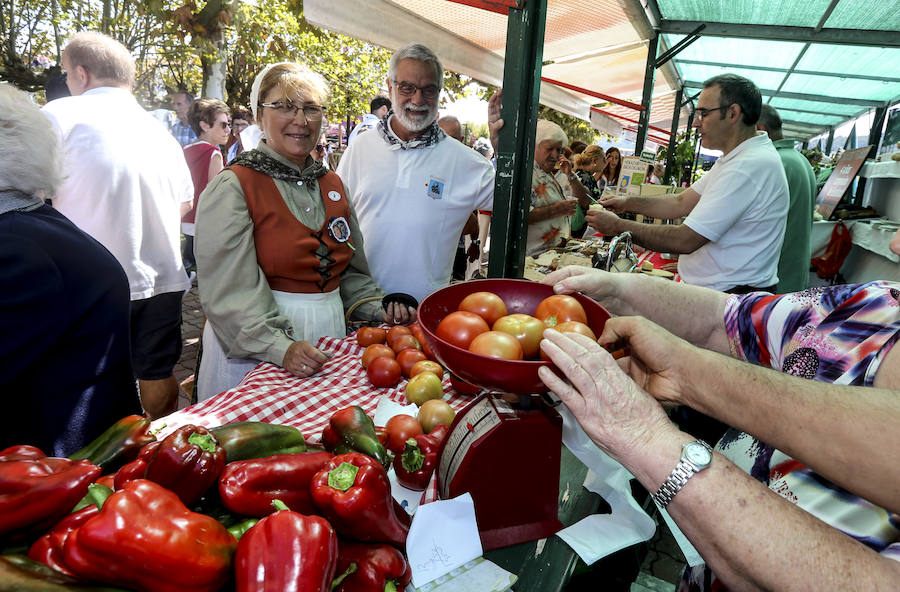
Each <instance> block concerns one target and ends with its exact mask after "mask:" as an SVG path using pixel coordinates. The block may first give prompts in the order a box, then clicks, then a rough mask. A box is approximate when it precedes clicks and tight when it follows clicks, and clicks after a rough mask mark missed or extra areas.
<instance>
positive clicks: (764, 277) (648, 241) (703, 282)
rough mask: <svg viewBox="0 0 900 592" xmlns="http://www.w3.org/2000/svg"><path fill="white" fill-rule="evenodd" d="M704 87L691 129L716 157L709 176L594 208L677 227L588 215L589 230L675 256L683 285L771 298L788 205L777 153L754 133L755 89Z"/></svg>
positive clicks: (724, 80) (724, 78) (728, 77)
mask: <svg viewBox="0 0 900 592" xmlns="http://www.w3.org/2000/svg"><path fill="white" fill-rule="evenodd" d="M703 86H704V88H703V91H702V92H701V93H700V97H699V99H698V100H697V109H696V118H695V119H694V127H696V128H698V129H699V131H700V135H701V144H702V145H703V147H704V148H707V149H709V150H721V151H722V153H723V154H722V156H721V158H719V160H718V161H716V163H715V164H714V165H713V167H712V169H711V170H710V171H709V172H708V173H706V175H704V176H703V177H702V178H701V179H700V180H698V181H697V182H696V183H694V184H693V185H691V186H690V187H689V188H688V189H686V190H685V191H683V192H682V193H680V194H678V195H671V196H653V197H639V196H635V197H613V198H608V199H605V200H602V201H601V204H602V205H603V206H604V207H606V208H608V209H610V210H612V211H615V212H626V211H627V212H635V213H638V214H644V215H646V216H652V217H654V218H669V219H672V218H681V217H682V216H687V218H686V219H685V221H684V223H683V224H680V225H675V226H660V225H651V224H641V223H638V222H632V221H628V220H622V219H620V218H619V217H617V216H615V215H613V214H611V213H609V212H605V211H593V210H592V211H590V212H588V214H587V221H588V224H589V225H590V226H592V227H593V228H595V229H597V230H598V231H600V232H603V233H604V234H620V233H622V232H625V231H630V232H631V234H632V236H633V238H634V241H635V242H636V243H638V244H640V245H642V246H644V247H646V248H648V249H652V250H654V251H660V252H667V253H679V254H680V257H679V259H678V272H679V274H681V277H682V279H683V280H684V281H685V282H686V283H689V284H694V285H698V286H704V287H707V288H713V289H715V290H719V291H722V292H732V293H746V292H752V291H757V290H764V291H774V290H775V285H776V284H777V283H778V259H779V256H780V253H781V244H782V241H783V240H784V228H785V221H786V219H787V210H788V202H789V198H788V185H787V179H786V177H785V174H784V167H782V166H781V159H780V158H779V156H778V152H777V151H776V150H775V147H774V146H773V145H772V141H771V140H770V139H769V138H768V136H766V134H765V133H764V132H757V130H756V122H757V120H758V119H759V113H760V109H761V107H762V99H761V96H760V93H759V89H757V88H756V85H755V84H753V82H751V81H750V80H748V79H746V78H742V77H740V76H736V75H734V74H723V75H720V76H716V77H714V78H710V79H709V80H707V81H706V82H705V83H704V85H703Z"/></svg>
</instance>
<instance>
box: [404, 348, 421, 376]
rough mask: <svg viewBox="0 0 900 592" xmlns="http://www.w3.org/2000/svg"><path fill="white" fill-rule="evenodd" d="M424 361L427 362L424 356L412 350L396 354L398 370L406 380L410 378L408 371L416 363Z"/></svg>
mask: <svg viewBox="0 0 900 592" xmlns="http://www.w3.org/2000/svg"><path fill="white" fill-rule="evenodd" d="M425 360H427V358H426V357H425V354H423V353H422V352H420V351H419V350H417V349H414V348H409V349H404V350H402V351H401V352H400V353H398V354H397V361H398V362H399V363H400V369H401V370H403V376H405V377H407V378H409V377H410V376H411V375H410V371H411V370H412V368H413V366H415V365H416V363H417V362H422V361H425Z"/></svg>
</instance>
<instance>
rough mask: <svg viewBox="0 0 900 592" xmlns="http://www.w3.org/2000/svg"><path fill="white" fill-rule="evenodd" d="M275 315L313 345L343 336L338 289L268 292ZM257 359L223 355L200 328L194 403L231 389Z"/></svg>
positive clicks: (209, 331)
mask: <svg viewBox="0 0 900 592" xmlns="http://www.w3.org/2000/svg"><path fill="white" fill-rule="evenodd" d="M272 296H274V297H275V303H276V304H277V305H278V312H279V313H280V314H282V315H284V316H286V317H287V318H288V319H290V321H291V326H292V327H293V335H292V337H293V339H294V340H295V341H308V342H310V343H312V344H313V345H315V344H316V342H318V340H319V338H321V337H344V336H345V335H346V334H347V328H346V326H345V325H344V304H343V302H342V301H341V291H340V289H336V290H332V291H331V292H325V293H315V294H294V293H291V292H279V291H277V290H272ZM257 364H259V360H253V359H249V358H229V357H227V356H226V355H225V352H224V350H223V349H222V346H221V345H220V344H219V340H218V338H216V335H215V333H213V330H212V327H211V326H210V324H209V322H207V323H206V326H205V327H204V328H203V355H202V357H201V359H200V370H199V371H198V373H197V400H199V401H203V400H205V399H208V398H210V397H212V396H213V395H217V394H219V393H221V392H222V391H227V390H228V389H230V388H234V387H235V386H237V384H238V383H239V382H240V381H241V380H243V378H244V376H246V375H247V373H248V372H250V371H251V370H253V369H254V368H256V366H257Z"/></svg>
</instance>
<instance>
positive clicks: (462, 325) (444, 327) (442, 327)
mask: <svg viewBox="0 0 900 592" xmlns="http://www.w3.org/2000/svg"><path fill="white" fill-rule="evenodd" d="M490 330H491V328H490V327H489V326H488V324H487V323H486V322H484V319H482V318H481V317H480V316H478V315H477V314H475V313H474V312H468V311H465V310H458V311H456V312H451V313H450V314H448V315H447V316H445V317H444V319H443V320H442V321H441V322H440V323H439V324H438V326H437V330H436V331H435V335H437V336H438V337H439V338H440V339H443V340H444V341H446V342H447V343H450V344H453V345H455V346H456V347H461V348H463V349H468V348H469V344H470V343H472V340H473V339H475V337H476V336H478V335H480V334H482V333H486V332H488V331H490Z"/></svg>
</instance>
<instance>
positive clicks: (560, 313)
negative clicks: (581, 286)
mask: <svg viewBox="0 0 900 592" xmlns="http://www.w3.org/2000/svg"><path fill="white" fill-rule="evenodd" d="M534 316H536V317H537V318H538V319H540V320H542V321H544V324H545V325H547V326H548V327H555V326H556V324H557V323H563V322H565V321H578V322H579V323H584V324H587V314H585V312H584V308H583V307H582V306H581V303H580V302H578V301H577V300H575V298H573V297H572V296H568V295H566V294H554V295H553V296H548V297H547V298H544V299H543V300H541V303H540V304H538V307H537V310H535V311H534Z"/></svg>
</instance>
